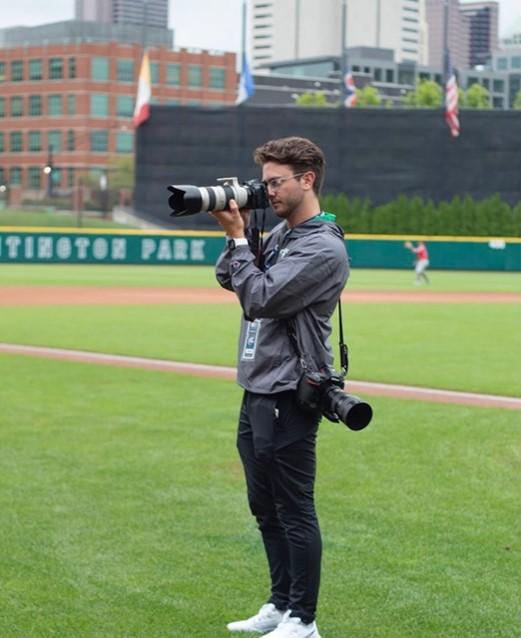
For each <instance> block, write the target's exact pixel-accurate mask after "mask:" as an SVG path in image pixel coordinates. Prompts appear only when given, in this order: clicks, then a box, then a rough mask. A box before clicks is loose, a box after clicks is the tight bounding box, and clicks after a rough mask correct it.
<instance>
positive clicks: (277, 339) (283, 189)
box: [212, 137, 349, 638]
mask: <svg viewBox="0 0 521 638" xmlns="http://www.w3.org/2000/svg"><path fill="white" fill-rule="evenodd" d="M254 158H255V161H256V163H257V164H259V165H260V166H262V179H263V181H264V184H265V185H266V188H267V190H268V195H269V199H270V203H271V206H272V208H273V210H274V211H275V214H276V215H277V216H278V217H279V218H280V219H281V220H282V221H281V223H280V224H278V225H277V226H276V227H275V228H274V229H273V231H272V232H271V233H270V234H269V236H268V237H267V238H266V239H265V241H264V242H263V244H262V246H261V255H260V257H261V258H260V260H259V259H258V258H257V256H256V255H254V254H253V252H252V251H251V250H250V246H249V243H248V239H247V234H248V227H247V226H248V217H249V213H248V211H239V209H238V207H237V204H236V202H235V201H234V200H231V201H230V203H229V208H228V210H225V211H214V212H213V213H212V214H213V215H214V216H215V218H216V219H217V220H218V222H219V223H220V224H221V226H222V227H223V229H224V230H225V232H226V235H227V237H228V242H227V247H226V249H225V250H224V252H223V253H222V255H221V256H220V258H219V260H218V262H217V266H216V276H217V279H218V281H219V283H220V285H221V286H222V287H224V288H227V289H228V290H233V291H234V292H235V294H236V295H237V297H238V299H239V302H240V304H241V307H242V310H243V313H244V316H243V319H242V322H241V331H240V339H239V362H238V383H239V385H240V386H241V387H242V388H244V395H243V400H242V406H241V411H240V417H239V428H238V437H237V446H238V450H239V454H240V457H241V460H242V463H243V466H244V471H245V476H246V484H247V492H248V502H249V505H250V509H251V511H252V514H253V515H254V516H255V517H256V520H257V523H258V526H259V529H260V532H261V535H262V540H263V543H264V547H265V550H266V555H267V559H268V565H269V570H270V576H271V594H270V596H269V597H268V599H267V602H266V603H265V604H264V605H262V607H261V608H260V610H259V612H258V613H257V614H255V615H254V616H252V617H250V618H247V619H245V620H238V621H235V622H230V623H229V624H228V629H229V630H230V631H233V632H241V631H244V632H259V633H263V634H266V638H268V637H269V638H320V635H319V632H318V629H317V625H316V622H315V615H316V608H317V599H318V591H319V582H320V563H321V552H322V542H321V535H320V528H319V525H318V520H317V515H316V511H315V503H314V483H315V447H316V446H315V444H316V434H317V429H318V424H319V421H320V418H321V414H320V412H319V411H315V412H309V411H305V410H303V409H302V408H301V407H300V406H299V405H298V403H297V400H296V388H297V385H298V382H299V379H300V377H301V376H302V373H303V370H304V369H307V370H310V371H320V370H323V369H325V368H327V367H330V366H332V363H333V355H332V350H331V346H330V344H329V336H330V334H331V323H330V319H331V316H332V314H333V312H334V310H335V306H336V304H337V303H338V300H339V297H340V294H341V292H342V290H343V289H344V286H345V283H346V281H347V277H348V271H349V268H348V260H347V254H346V250H345V245H344V236H343V231H342V229H341V228H340V227H339V226H337V225H336V224H335V223H333V222H331V221H328V220H327V216H325V215H324V214H323V213H322V212H321V209H320V203H319V193H320V188H321V186H322V182H323V178H324V170H325V158H324V154H323V152H322V150H321V149H320V148H319V147H318V146H316V145H315V144H314V143H313V142H311V141H310V140H307V139H305V138H300V137H288V138H283V139H277V140H272V141H269V142H267V143H266V144H264V145H262V146H260V147H259V148H257V149H256V150H255V153H254ZM290 325H291V326H292V332H293V335H294V336H293V337H290V333H289V326H290ZM295 339H296V344H295Z"/></svg>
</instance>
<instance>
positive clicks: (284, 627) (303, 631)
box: [262, 612, 320, 638]
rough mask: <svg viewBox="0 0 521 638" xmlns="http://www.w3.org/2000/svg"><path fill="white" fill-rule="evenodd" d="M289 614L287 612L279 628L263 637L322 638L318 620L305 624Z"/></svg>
mask: <svg viewBox="0 0 521 638" xmlns="http://www.w3.org/2000/svg"><path fill="white" fill-rule="evenodd" d="M289 614H290V612H286V614H284V618H283V619H282V622H281V623H279V625H278V626H277V629H275V630H273V631H270V633H269V634H266V635H265V636H263V637H262V638H320V634H319V633H318V629H317V623H316V622H312V623H310V624H309V625H305V624H304V623H303V622H302V620H300V618H296V617H292V616H290V615H289Z"/></svg>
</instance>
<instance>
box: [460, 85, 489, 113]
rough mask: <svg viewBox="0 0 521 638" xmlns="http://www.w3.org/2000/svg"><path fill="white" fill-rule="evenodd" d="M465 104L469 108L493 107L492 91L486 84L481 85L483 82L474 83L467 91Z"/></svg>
mask: <svg viewBox="0 0 521 638" xmlns="http://www.w3.org/2000/svg"><path fill="white" fill-rule="evenodd" d="M465 106H466V107H467V108H468V109H489V108H491V105H490V93H489V92H488V90H487V89H486V88H485V87H484V86H481V84H477V83H476V84H473V85H472V86H470V87H469V88H468V89H467V91H466V93H465Z"/></svg>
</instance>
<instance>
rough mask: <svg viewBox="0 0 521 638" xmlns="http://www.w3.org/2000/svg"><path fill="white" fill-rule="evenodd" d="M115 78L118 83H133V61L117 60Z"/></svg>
mask: <svg viewBox="0 0 521 638" xmlns="http://www.w3.org/2000/svg"><path fill="white" fill-rule="evenodd" d="M117 78H118V82H133V81H134V61H133V60H118V66H117Z"/></svg>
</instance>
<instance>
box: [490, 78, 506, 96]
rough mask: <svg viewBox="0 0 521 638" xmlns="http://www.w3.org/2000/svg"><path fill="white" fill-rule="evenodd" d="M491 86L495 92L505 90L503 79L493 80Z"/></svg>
mask: <svg viewBox="0 0 521 638" xmlns="http://www.w3.org/2000/svg"><path fill="white" fill-rule="evenodd" d="M493 86H494V92H495V93H503V91H504V90H505V83H504V82H503V80H494V84H493Z"/></svg>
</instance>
